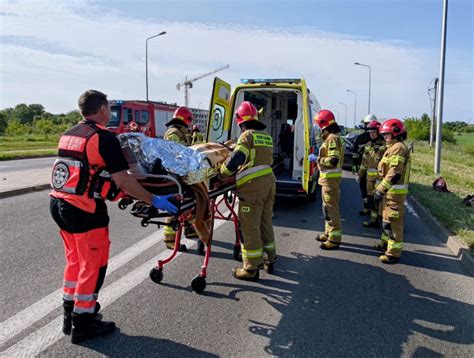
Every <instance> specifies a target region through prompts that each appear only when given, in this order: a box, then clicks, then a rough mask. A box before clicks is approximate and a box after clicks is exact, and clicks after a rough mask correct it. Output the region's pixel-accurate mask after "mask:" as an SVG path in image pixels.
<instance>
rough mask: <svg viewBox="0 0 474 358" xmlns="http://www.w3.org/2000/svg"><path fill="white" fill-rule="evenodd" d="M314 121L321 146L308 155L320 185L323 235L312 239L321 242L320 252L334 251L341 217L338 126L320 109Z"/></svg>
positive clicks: (338, 243)
mask: <svg viewBox="0 0 474 358" xmlns="http://www.w3.org/2000/svg"><path fill="white" fill-rule="evenodd" d="M315 121H316V123H317V124H318V126H319V128H321V131H322V132H321V138H322V140H323V144H322V145H321V148H319V155H318V157H316V156H315V155H314V154H312V155H310V158H309V159H310V161H317V165H318V168H319V180H318V184H319V185H321V196H322V200H323V215H324V220H325V225H324V234H321V235H318V236H317V237H316V240H318V241H321V242H322V243H321V245H320V247H321V249H323V250H333V249H337V248H338V247H339V245H340V243H341V239H342V228H341V217H340V212H339V198H340V188H339V186H340V183H341V178H342V164H343V161H344V146H343V144H342V140H341V138H340V136H339V135H338V134H339V133H340V131H341V130H340V128H339V125H338V124H337V123H336V119H335V118H334V114H333V113H332V112H331V111H329V110H327V109H323V110H321V111H319V113H318V114H317V115H316V116H315Z"/></svg>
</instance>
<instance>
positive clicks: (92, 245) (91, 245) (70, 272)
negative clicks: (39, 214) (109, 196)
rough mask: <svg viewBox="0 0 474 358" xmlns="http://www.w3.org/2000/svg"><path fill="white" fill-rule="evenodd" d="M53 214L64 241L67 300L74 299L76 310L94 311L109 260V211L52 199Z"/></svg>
mask: <svg viewBox="0 0 474 358" xmlns="http://www.w3.org/2000/svg"><path fill="white" fill-rule="evenodd" d="M50 211H51V216H52V217H53V219H54V221H55V222H56V224H57V225H58V226H59V228H60V231H59V234H60V236H61V238H62V240H63V245H64V253H65V257H66V267H65V269H64V282H63V300H64V301H65V302H71V301H74V310H73V312H74V313H78V314H80V313H94V310H95V305H96V300H97V297H98V295H99V290H100V288H101V287H102V284H103V282H104V278H105V273H106V271H107V263H108V260H109V248H110V240H109V228H108V224H109V216H108V215H107V211H106V210H105V211H103V212H100V213H96V214H91V213H88V212H86V211H83V210H81V209H78V208H76V207H75V206H73V205H71V204H69V203H67V202H65V201H63V200H60V199H56V198H51V202H50Z"/></svg>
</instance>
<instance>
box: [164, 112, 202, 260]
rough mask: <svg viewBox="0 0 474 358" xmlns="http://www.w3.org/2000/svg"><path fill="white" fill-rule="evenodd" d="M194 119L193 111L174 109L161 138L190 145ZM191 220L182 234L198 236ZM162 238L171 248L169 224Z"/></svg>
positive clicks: (190, 236)
mask: <svg viewBox="0 0 474 358" xmlns="http://www.w3.org/2000/svg"><path fill="white" fill-rule="evenodd" d="M193 119H194V115H193V112H191V111H190V110H189V108H187V107H179V108H178V109H176V111H174V113H173V118H172V119H171V121H169V122H168V123H166V126H167V127H168V129H167V130H166V132H165V134H164V136H163V139H165V140H170V141H173V142H176V143H179V144H182V145H185V146H190V145H191V144H192V134H191V132H190V130H189V126H190V125H191V124H192V122H193ZM171 221H172V218H166V219H165V222H166V223H168V224H171ZM192 221H193V220H190V221H188V222H186V224H185V227H184V236H185V237H186V238H188V239H195V238H198V234H197V233H196V230H194V227H193V223H192ZM163 231H164V239H163V241H164V242H165V245H166V248H168V249H170V250H173V249H174V242H175V238H176V231H174V229H173V227H171V226H170V225H165V227H164V229H163ZM179 250H180V251H185V250H186V245H184V244H182V245H181V246H180V247H179Z"/></svg>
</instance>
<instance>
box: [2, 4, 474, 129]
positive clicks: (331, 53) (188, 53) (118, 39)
mask: <svg viewBox="0 0 474 358" xmlns="http://www.w3.org/2000/svg"><path fill="white" fill-rule="evenodd" d="M473 12H474V5H473V1H472V0H451V1H449V11H448V34H447V52H446V73H445V78H446V85H445V89H444V120H448V121H455V120H463V121H466V122H470V123H474V121H473V114H474V85H473V62H474V56H473V33H474V25H473ZM441 20H442V0H360V1H359V0H345V1H341V0H324V1H319V0H313V1H303V0H301V1H299V0H293V1H278V0H261V1H257V0H254V1H247V0H240V1H237V0H220V1H214V0H203V1H199V0H196V1H192V0H188V1H179V0H178V1H164V0H154V1H151V0H150V1H148V0H147V1H146V0H135V1H131V0H129V1H125V0H122V1H105V0H102V1H101V0H99V1H92V0H76V1H44V0H38V1H9V0H0V45H1V47H0V60H1V64H0V80H1V81H0V108H6V107H12V106H15V105H16V104H18V103H27V104H30V103H40V104H43V105H44V106H45V108H46V110H47V111H49V112H52V113H61V112H68V111H70V110H73V109H77V99H78V97H79V95H80V94H81V93H82V92H83V91H84V90H86V89H98V90H100V91H103V92H105V93H106V94H108V97H109V99H123V100H127V99H145V93H146V87H145V39H146V38H147V37H149V36H153V35H155V34H158V33H159V32H161V31H166V32H167V33H166V35H164V36H160V37H157V38H154V39H151V40H150V41H149V42H148V66H149V97H150V99H152V100H161V101H167V102H172V103H178V104H183V102H184V98H183V97H184V93H183V90H181V91H178V90H177V89H176V84H177V83H179V82H182V81H183V80H184V78H185V76H188V78H193V77H197V76H199V75H201V74H203V73H206V72H209V71H211V70H213V69H215V68H218V67H221V66H223V65H226V64H229V66H230V67H229V68H228V69H225V70H223V71H221V72H219V73H217V74H216V75H217V76H219V77H220V78H222V79H224V80H225V81H227V82H229V83H231V84H232V85H234V86H235V85H236V84H238V83H239V82H240V79H242V78H300V77H304V78H305V79H306V81H307V84H308V87H309V88H310V89H311V91H312V92H314V93H315V94H316V97H317V98H318V100H319V102H320V104H321V106H322V107H323V108H329V109H332V110H334V111H335V112H336V115H337V116H338V117H339V120H340V121H341V122H342V123H344V122H345V119H346V118H345V110H344V108H345V107H344V105H342V104H340V103H344V104H346V105H347V122H348V123H347V124H349V125H350V124H352V121H353V118H354V107H356V111H355V117H356V120H357V121H359V120H360V119H361V118H363V116H364V115H366V114H367V112H368V87H369V86H368V74H369V71H368V68H366V67H361V66H355V65H354V62H360V63H363V64H368V65H370V66H371V71H372V88H371V112H372V113H374V114H375V115H377V116H378V117H379V118H394V117H395V118H405V117H411V116H418V117H419V116H421V114H422V113H425V112H426V113H431V107H430V100H429V97H428V91H427V90H428V87H429V85H430V82H431V81H432V80H433V79H434V78H435V77H438V76H439V63H440V44H441ZM214 76H215V75H211V76H208V77H205V78H203V79H201V80H199V81H196V82H195V83H194V86H193V88H192V89H191V90H190V105H191V106H192V107H196V108H208V107H209V99H210V96H211V90H212V89H211V87H212V81H213V78H214ZM348 89H349V90H351V91H354V92H356V96H354V94H353V93H350V92H347V90H348ZM355 100H356V101H355ZM355 102H356V103H355Z"/></svg>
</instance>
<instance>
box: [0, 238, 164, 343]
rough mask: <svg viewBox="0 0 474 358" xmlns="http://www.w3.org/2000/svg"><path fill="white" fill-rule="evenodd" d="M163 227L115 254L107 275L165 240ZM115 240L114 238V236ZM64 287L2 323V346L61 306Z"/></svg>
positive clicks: (0, 329) (0, 338) (0, 332)
mask: <svg viewBox="0 0 474 358" xmlns="http://www.w3.org/2000/svg"><path fill="white" fill-rule="evenodd" d="M162 231H163V230H162V229H160V230H158V231H157V232H154V233H153V234H151V235H148V236H147V237H145V238H144V239H142V240H140V241H139V242H137V243H136V244H134V245H132V246H130V247H129V248H127V249H126V250H124V251H122V252H121V253H119V254H117V255H115V256H114V257H113V258H112V259H110V261H109V265H108V268H107V275H110V274H111V273H113V272H114V271H116V270H118V269H119V268H120V267H122V266H124V265H125V264H126V263H128V262H129V261H130V260H132V259H134V258H135V257H137V256H138V255H140V254H141V253H143V252H145V251H146V250H148V249H149V248H150V247H152V246H153V245H156V244H157V243H158V242H160V241H162V240H163V236H162V235H161V233H162ZM112 240H113V238H112ZM61 295H62V289H58V290H56V291H54V292H51V293H50V294H49V295H48V296H46V297H44V298H42V299H41V300H39V301H37V302H35V303H33V304H32V305H31V306H29V307H27V308H25V309H24V310H22V311H20V312H18V313H17V314H15V315H13V316H12V317H10V318H8V319H6V320H5V321H3V322H2V323H0V346H2V345H3V344H4V343H5V342H7V341H8V340H10V339H11V338H13V337H14V336H15V335H17V334H18V333H20V332H21V331H23V330H25V329H26V328H28V327H30V326H31V325H33V324H34V323H36V322H37V321H39V320H40V319H42V318H43V317H45V316H46V315H48V314H49V313H51V312H52V311H54V310H55V309H57V308H58V307H60V306H61V299H60V297H61Z"/></svg>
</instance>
